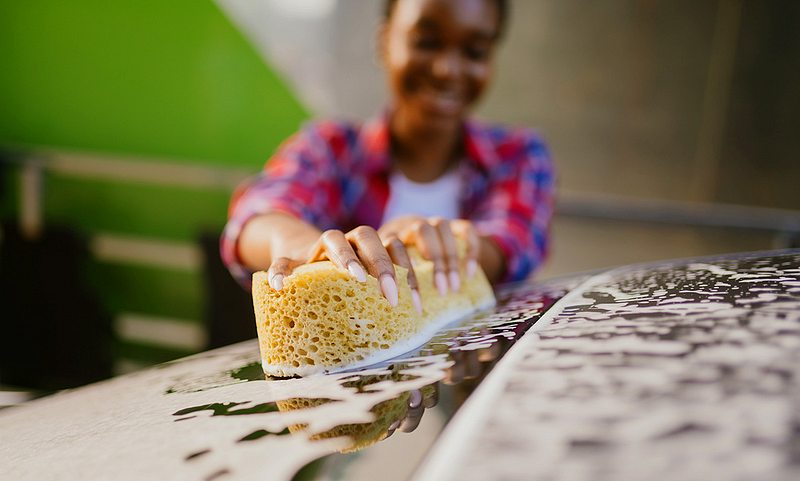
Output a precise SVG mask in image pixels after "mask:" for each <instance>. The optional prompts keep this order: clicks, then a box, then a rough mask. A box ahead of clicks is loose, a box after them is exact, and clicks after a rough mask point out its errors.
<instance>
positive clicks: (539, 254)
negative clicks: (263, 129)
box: [221, 117, 554, 286]
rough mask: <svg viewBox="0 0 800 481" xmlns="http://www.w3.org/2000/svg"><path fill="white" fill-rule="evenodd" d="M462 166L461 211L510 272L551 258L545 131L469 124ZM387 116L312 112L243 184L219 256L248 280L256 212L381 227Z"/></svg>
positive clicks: (518, 273)
mask: <svg viewBox="0 0 800 481" xmlns="http://www.w3.org/2000/svg"><path fill="white" fill-rule="evenodd" d="M464 141H465V146H464V147H465V150H464V151H465V153H466V155H465V158H464V159H463V160H462V161H461V163H460V164H459V166H458V173H459V175H460V177H461V185H462V186H463V190H462V192H461V196H460V199H459V206H460V217H461V218H463V219H468V220H470V221H471V222H472V223H473V224H474V225H475V228H476V229H477V231H478V233H479V234H480V235H483V236H488V237H490V238H491V239H493V240H494V242H495V243H496V244H497V245H498V247H499V248H500V249H501V250H502V252H503V253H504V254H505V259H506V275H505V278H504V279H503V280H504V281H515V280H521V279H524V278H525V277H526V276H527V275H528V274H530V273H531V272H532V271H533V270H534V269H535V268H536V267H537V266H539V265H540V264H541V263H542V261H543V260H544V258H545V256H546V254H547V249H548V233H549V226H550V218H551V216H552V212H553V188H554V185H553V184H554V179H553V166H552V163H551V160H550V155H549V152H548V150H547V148H546V146H545V145H544V143H543V141H542V140H541V138H539V137H538V136H537V135H536V134H534V133H532V132H530V131H526V130H511V129H506V128H501V127H496V126H487V125H484V124H481V123H478V122H475V121H469V122H467V123H466V124H465V135H464ZM389 147H390V142H389V129H388V124H387V119H386V118H385V117H380V118H378V119H375V120H373V121H370V122H367V123H364V124H361V125H359V124H352V123H344V122H332V121H322V122H312V123H310V124H308V125H307V126H306V127H305V128H304V129H303V130H301V131H300V132H299V133H297V134H295V135H294V136H293V137H292V138H290V139H289V140H288V141H286V142H285V143H284V144H283V145H282V146H281V147H280V149H279V150H278V151H277V153H276V154H275V155H274V156H273V157H272V158H271V159H270V161H269V162H268V163H267V165H266V166H265V168H264V170H263V171H262V172H261V174H260V175H258V176H256V177H254V178H251V179H249V180H248V181H246V182H245V183H244V184H242V185H241V186H239V188H237V190H236V192H235V193H234V196H233V199H232V201H231V204H230V209H229V213H228V214H229V218H228V224H227V225H226V227H225V230H224V232H223V234H222V239H221V253H222V259H223V261H224V262H225V264H226V265H227V266H228V268H229V269H230V271H231V273H232V274H233V276H234V277H235V278H236V279H237V280H238V281H239V282H241V283H242V284H243V285H245V286H248V285H249V284H250V277H251V275H252V271H250V270H248V269H247V268H246V267H245V266H244V265H242V264H241V262H240V260H239V256H238V254H237V248H236V246H237V240H238V237H239V234H240V233H241V231H242V226H244V224H245V223H246V222H247V221H248V220H249V219H250V218H251V217H253V216H255V215H258V214H264V213H267V212H274V211H279V212H285V213H288V214H291V215H294V216H296V217H298V218H300V219H303V220H305V221H307V222H309V223H311V224H313V225H315V226H317V227H318V228H319V229H321V230H326V229H333V228H335V229H341V230H343V231H347V230H350V229H352V228H354V227H356V226H358V225H369V226H372V227H374V228H376V229H377V228H378V227H380V222H381V220H382V218H383V212H384V209H385V207H386V202H387V200H388V197H389V175H390V173H391V170H392V162H391V159H390V155H389Z"/></svg>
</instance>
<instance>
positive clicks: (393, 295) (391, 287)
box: [381, 274, 397, 307]
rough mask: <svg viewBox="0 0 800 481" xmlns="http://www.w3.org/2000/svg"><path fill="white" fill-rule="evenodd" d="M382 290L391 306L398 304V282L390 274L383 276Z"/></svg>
mask: <svg viewBox="0 0 800 481" xmlns="http://www.w3.org/2000/svg"><path fill="white" fill-rule="evenodd" d="M381 291H383V295H384V296H386V300H387V301H389V305H390V306H392V307H394V306H396V305H397V283H396V282H395V281H394V279H392V276H390V275H389V274H384V275H382V276H381Z"/></svg>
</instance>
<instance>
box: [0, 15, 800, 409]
mask: <svg viewBox="0 0 800 481" xmlns="http://www.w3.org/2000/svg"><path fill="white" fill-rule="evenodd" d="M381 9H382V2H379V1H375V0H301V1H297V0H216V1H212V0H200V1H198V0H172V1H170V2H160V1H153V0H118V1H115V2H101V1H98V0H73V1H72V2H68V3H65V2H60V1H56V0H30V1H27V2H16V1H12V0H0V69H1V70H2V74H0V155H1V157H0V202H1V204H0V205H1V207H0V214H2V231H0V316H1V318H2V323H1V326H0V329H1V331H0V384H2V385H5V386H20V387H24V388H35V389H42V390H52V389H61V388H65V387H70V386H75V385H79V384H83V383H85V382H90V381H93V380H97V379H102V378H104V377H107V376H110V375H113V374H119V373H124V372H129V371H133V370H136V369H139V368H141V367H144V366H147V365H151V364H154V363H157V362H163V361H167V360H170V359H174V358H177V357H180V356H185V355H187V354H191V353H194V352H199V351H201V350H204V349H206V348H208V347H213V346H218V345H223V344H226V343H229V342H233V341H235V340H238V339H239V338H242V337H251V336H255V331H254V328H253V324H252V322H251V321H249V319H250V318H251V317H252V309H251V308H250V307H249V306H248V305H247V296H246V295H245V294H244V293H243V292H242V291H241V290H240V289H238V287H236V286H235V285H234V284H233V281H232V280H230V279H229V278H228V277H227V274H226V273H225V271H224V269H223V268H222V266H221V264H220V261H219V257H218V254H217V237H218V235H219V233H220V231H221V228H222V226H223V225H224V223H225V220H226V209H227V202H228V199H229V197H230V194H231V191H232V189H233V188H234V187H235V186H236V184H237V183H238V182H239V181H241V180H242V179H243V178H244V177H246V176H247V175H250V174H252V173H255V172H257V171H258V170H259V169H260V168H261V167H262V166H263V164H264V162H265V161H266V159H267V158H268V157H269V155H270V153H271V152H272V151H273V150H274V149H275V148H276V147H277V146H278V145H279V143H280V142H281V141H282V140H284V139H285V138H287V137H288V136H289V135H291V134H292V133H293V132H294V131H296V130H297V129H298V128H299V127H300V125H301V124H302V123H303V122H304V121H305V120H308V119H310V118H314V117H337V118H349V119H365V118H368V117H370V116H372V115H375V114H376V113H377V112H379V111H380V110H381V108H382V106H383V105H384V103H385V101H386V92H385V89H384V79H383V76H382V72H381V69H380V66H379V63H378V62H377V60H376V54H375V49H374V46H375V29H376V25H377V22H378V20H379V17H380V12H381ZM798 25H800V2H796V1H794V0H785V1H782V0H703V1H696V0H691V1H690V0H604V1H601V2H586V1H584V0H525V1H521V0H517V1H516V2H513V3H512V14H511V25H510V29H509V31H508V36H507V37H506V38H505V40H504V41H503V44H502V45H501V48H500V51H499V58H498V65H497V76H496V81H495V82H494V84H493V86H492V89H491V92H490V93H489V95H488V97H487V98H486V99H485V101H484V102H483V103H482V105H481V106H480V108H479V109H478V111H477V113H476V114H477V116H478V117H480V118H483V119H485V120H489V121H496V122H501V123H506V124H512V125H519V126H527V127H533V128H536V129H537V130H539V131H540V132H541V133H542V134H543V135H544V137H545V138H546V139H547V140H548V141H549V144H550V147H551V150H552V152H553V156H554V159H555V161H556V166H557V169H558V189H559V197H558V206H557V215H556V218H555V221H554V225H553V251H552V254H551V258H550V260H549V262H548V264H547V265H546V266H545V267H544V268H543V269H542V270H541V271H540V272H539V273H538V274H537V275H538V277H539V278H547V277H553V276H557V275H562V274H566V273H570V272H576V271H585V270H591V269H597V268H601V267H606V266H613V265H618V264H625V263H631V262H641V261H648V260H657V259H665V258H674V257H686V256H694V255H704V254H715V253H724V252H735V251H746V250H760V249H771V248H779V247H788V246H791V245H796V244H797V239H798V232H800V213H799V212H800V189H799V188H798V185H800V162H797V161H796V157H797V152H800V135H798V134H800V113H798V112H800V88H798V86H800V34H798V29H797V26H798ZM242 306H244V307H242ZM245 318H246V319H248V320H247V322H244V323H239V324H242V325H244V326H245V327H244V328H242V327H241V326H238V325H237V326H234V327H231V319H245ZM6 399H12V401H8V402H9V403H11V402H13V398H10V397H7V398H6ZM0 404H2V402H0Z"/></svg>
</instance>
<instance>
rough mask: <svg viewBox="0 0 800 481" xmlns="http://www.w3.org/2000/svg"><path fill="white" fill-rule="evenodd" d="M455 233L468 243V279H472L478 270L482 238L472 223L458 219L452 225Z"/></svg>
mask: <svg viewBox="0 0 800 481" xmlns="http://www.w3.org/2000/svg"><path fill="white" fill-rule="evenodd" d="M450 227H451V229H452V230H453V233H454V234H455V235H456V236H457V237H460V238H461V239H463V240H464V241H465V242H466V243H467V259H466V261H467V267H466V270H467V277H472V276H474V275H475V272H476V271H477V270H478V255H479V253H480V250H481V238H480V236H478V231H477V229H475V226H474V225H473V224H472V222H470V221H468V220H464V219H457V220H454V221H452V222H451V223H450Z"/></svg>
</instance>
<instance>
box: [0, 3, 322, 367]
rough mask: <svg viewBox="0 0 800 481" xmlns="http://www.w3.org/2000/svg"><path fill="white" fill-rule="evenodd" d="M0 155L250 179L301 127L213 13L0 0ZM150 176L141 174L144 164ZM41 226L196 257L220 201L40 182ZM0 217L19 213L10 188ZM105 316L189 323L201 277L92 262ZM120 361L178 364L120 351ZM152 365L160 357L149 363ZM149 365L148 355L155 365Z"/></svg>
mask: <svg viewBox="0 0 800 481" xmlns="http://www.w3.org/2000/svg"><path fill="white" fill-rule="evenodd" d="M0 66H2V67H1V68H2V74H0V148H5V149H8V148H19V147H23V148H30V149H32V150H34V151H35V150H36V149H37V148H41V147H55V148H56V149H59V150H65V151H72V150H77V151H82V152H86V151H88V152H96V153H98V154H100V155H103V154H113V155H124V156H141V157H145V158H147V157H149V158H161V159H168V160H169V162H170V163H177V164H188V163H194V164H202V165H211V166H216V167H223V168H224V167H236V168H240V169H241V168H245V169H250V170H252V171H253V172H255V171H257V170H258V169H259V168H260V167H261V166H262V165H263V163H264V161H265V159H267V157H268V156H269V154H270V153H271V152H272V151H273V150H274V149H275V147H276V146H277V145H278V143H279V142H281V141H282V140H284V139H285V138H286V137H288V136H289V135H290V134H291V133H292V132H294V131H295V130H296V129H297V128H298V126H299V125H300V123H301V122H302V121H303V120H304V119H305V118H306V117H307V112H306V110H305V109H304V107H303V106H302V105H301V104H300V103H299V102H298V100H297V99H296V98H295V97H294V95H293V94H292V92H291V91H290V90H289V89H288V88H287V86H286V85H285V84H284V83H283V82H282V81H281V79H280V78H279V77H278V76H277V75H275V73H274V72H273V71H272V70H271V69H270V67H269V66H267V65H265V63H264V61H263V59H262V58H261V57H260V56H259V55H258V53H257V52H256V51H255V50H254V48H253V47H252V46H251V45H250V44H249V43H248V41H247V39H245V38H244V37H243V36H242V34H241V33H240V32H239V31H238V30H237V29H236V27H235V26H234V25H232V23H231V22H230V21H229V20H228V18H227V17H226V16H225V15H224V13H223V12H221V11H220V10H219V8H218V7H217V6H216V5H215V4H214V3H213V2H211V1H210V0H204V1H198V0H171V1H166V2H165V1H152V0H117V1H113V2H107V1H99V0H73V1H70V2H64V1H58V0H27V1H16V0H0ZM145 162H146V161H145ZM45 182H46V183H45V197H44V212H45V216H46V219H47V220H48V221H54V222H60V223H66V224H68V225H71V226H74V227H75V228H76V229H79V230H80V231H81V232H84V233H86V234H87V235H89V236H91V235H92V234H94V233H98V232H103V233H111V234H113V235H121V236H133V237H136V236H141V237H146V238H155V239H163V240H169V241H178V242H185V243H195V242H196V239H197V235H198V233H199V232H200V231H201V230H218V229H220V228H221V227H222V225H223V224H224V222H225V213H226V208H227V201H228V198H229V196H230V192H228V191H227V190H226V189H221V188H212V187H209V188H203V187H186V186H170V185H166V186H165V185H152V184H147V183H141V182H125V181H124V180H122V181H120V180H96V179H93V178H91V176H89V177H86V176H74V175H65V174H58V173H47V174H46V176H45ZM5 184H6V189H4V191H5V192H4V196H3V207H2V213H3V214H4V215H5V216H10V215H13V214H14V212H15V211H16V209H17V207H18V206H17V201H16V190H17V177H16V175H15V172H14V169H11V175H9V176H7V177H6V182H5ZM87 273H88V275H90V276H91V277H92V279H91V282H92V284H93V285H97V286H99V289H100V290H101V292H100V295H101V297H102V298H103V299H104V301H105V302H106V305H107V306H108V307H109V309H110V310H112V311H113V312H137V313H142V314H148V315H154V316H174V317H175V318H178V319H184V320H186V321H187V322H199V321H200V316H201V315H202V304H203V301H204V298H205V294H204V293H203V292H202V290H201V289H202V284H203V283H202V282H201V279H200V272H199V270H198V269H195V270H189V271H186V270H179V269H174V268H173V269H170V268H164V267H163V266H154V265H141V266H136V265H129V264H114V263H109V262H100V261H94V265H92V266H90V269H88V270H87ZM117 348H118V349H117V351H118V352H119V353H120V354H121V355H122V356H124V357H125V358H127V359H134V360H138V361H143V362H152V361H156V360H159V361H160V360H164V359H165V358H169V357H174V355H177V354H180V353H181V352H180V351H170V350H168V349H163V350H160V351H159V349H158V347H157V346H147V345H141V343H133V342H126V341H125V340H124V339H121V340H120V341H119V345H118V346H117ZM159 352H160V353H161V354H158V353H159ZM154 353H156V354H154Z"/></svg>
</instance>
